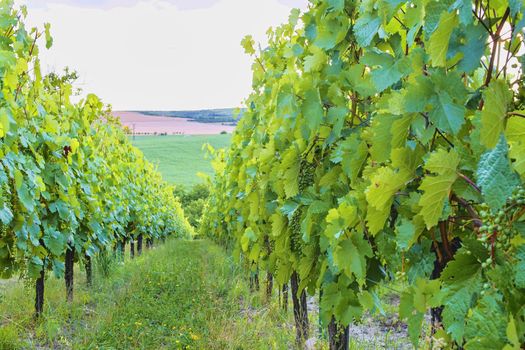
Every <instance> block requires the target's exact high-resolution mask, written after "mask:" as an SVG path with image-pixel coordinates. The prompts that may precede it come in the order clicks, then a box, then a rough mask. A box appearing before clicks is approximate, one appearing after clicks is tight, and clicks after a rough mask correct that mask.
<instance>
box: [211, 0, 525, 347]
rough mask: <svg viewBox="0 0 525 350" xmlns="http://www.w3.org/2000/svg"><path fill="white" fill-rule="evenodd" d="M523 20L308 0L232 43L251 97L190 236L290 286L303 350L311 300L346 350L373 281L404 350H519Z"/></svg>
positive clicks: (371, 304) (524, 328)
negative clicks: (390, 300)
mask: <svg viewBox="0 0 525 350" xmlns="http://www.w3.org/2000/svg"><path fill="white" fill-rule="evenodd" d="M524 12H525V3H524V2H523V1H520V0H518V1H512V0H511V1H485V0H476V1H461V0H459V1H452V0H451V1H433V0H414V1H381V0H380V1H345V0H326V1H320V0H312V1H310V6H309V9H308V10H307V11H306V12H305V13H300V12H299V11H293V12H292V13H291V15H290V18H289V21H288V23H285V24H283V25H282V26H280V27H278V28H274V29H270V30H269V31H268V40H269V45H268V47H266V48H264V49H256V45H255V42H254V41H253V39H252V38H251V37H249V36H248V37H246V38H245V39H244V40H243V43H242V44H243V47H244V49H245V51H246V53H247V54H249V55H252V56H253V58H254V63H253V92H252V93H251V95H250V96H249V97H248V98H247V100H246V101H245V105H246V108H247V109H246V111H245V113H244V115H243V118H242V119H241V120H240V121H239V124H238V126H237V129H236V131H235V133H234V134H233V136H232V146H231V147H229V148H228V149H227V150H225V151H217V152H216V153H215V161H214V166H215V169H216V172H217V173H216V176H215V180H214V182H213V188H212V196H211V198H210V201H209V203H208V208H207V210H205V212H206V213H207V215H206V217H205V218H204V224H203V225H202V227H201V233H202V234H203V235H209V236H210V237H213V238H214V239H216V240H217V241H218V242H220V243H222V244H223V245H225V246H228V247H230V248H231V249H232V250H233V252H234V254H235V256H237V257H238V258H239V259H240V261H242V262H243V263H244V265H245V266H246V267H247V268H248V269H249V271H250V276H251V278H252V279H253V280H254V281H255V283H257V282H258V281H259V280H261V281H262V280H265V281H266V286H267V294H268V295H269V296H271V294H272V292H273V290H274V289H277V288H278V289H279V290H280V291H282V293H283V294H284V293H288V290H289V291H290V292H289V293H290V294H291V296H292V300H293V314H294V317H295V329H296V338H297V339H296V342H297V344H298V345H299V346H300V347H302V346H303V345H304V344H305V343H306V341H307V340H308V339H309V338H310V336H311V335H312V334H311V329H312V327H311V325H309V322H311V317H309V310H308V308H307V298H309V297H311V296H317V298H318V300H319V318H320V323H321V325H322V328H323V329H326V332H327V333H328V339H329V346H330V349H347V348H348V343H349V327H350V328H351V327H352V326H353V325H354V324H357V323H358V322H359V321H360V319H361V318H362V317H363V316H364V315H365V314H375V313H377V312H378V310H380V309H381V303H382V301H381V299H380V294H379V293H377V291H378V289H380V288H381V287H384V286H387V287H388V286H391V287H392V288H393V287H395V288H396V290H398V292H399V295H400V303H399V308H398V314H399V317H400V318H401V319H403V320H404V321H405V322H406V323H407V324H408V334H409V337H410V340H411V342H412V345H413V346H414V347H421V348H461V349H516V350H518V349H523V348H524V347H525V215H524V214H525V188H524V187H523V181H524V179H525V166H524V164H525V111H524V110H525V105H524V103H525V88H524V80H523V69H524V66H525V47H524V44H523V40H524V30H523V28H524V26H525V17H524ZM426 315H430V316H429V317H428V318H427V317H426ZM429 323H430V331H429V332H427V333H426V334H425V332H424V331H423V330H425V329H426V328H427V327H426V325H427V324H429Z"/></svg>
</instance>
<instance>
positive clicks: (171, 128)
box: [113, 111, 235, 135]
mask: <svg viewBox="0 0 525 350" xmlns="http://www.w3.org/2000/svg"><path fill="white" fill-rule="evenodd" d="M113 115H114V116H117V117H119V118H120V121H121V122H122V125H124V126H127V127H128V128H129V129H130V131H134V133H135V135H159V134H167V135H216V134H220V133H221V132H222V131H226V132H228V133H231V132H233V130H234V129H235V127H234V126H232V125H224V124H222V123H198V122H195V121H193V120H190V119H187V118H172V117H157V116H149V115H145V114H142V113H138V112H126V111H115V112H113Z"/></svg>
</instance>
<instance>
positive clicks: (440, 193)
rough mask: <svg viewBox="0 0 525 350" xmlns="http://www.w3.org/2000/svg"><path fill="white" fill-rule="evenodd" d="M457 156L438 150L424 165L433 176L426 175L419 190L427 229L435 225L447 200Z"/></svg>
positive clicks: (454, 179)
mask: <svg viewBox="0 0 525 350" xmlns="http://www.w3.org/2000/svg"><path fill="white" fill-rule="evenodd" d="M459 160H460V159H459V155H458V154H457V153H456V151H454V150H450V151H449V152H447V151H446V150H444V149H439V150H438V151H436V152H433V153H432V154H431V155H430V157H429V159H428V160H427V162H426V164H425V169H426V170H427V171H429V172H431V173H434V174H436V175H435V176H430V175H426V176H425V177H424V178H423V181H422V182H421V186H420V187H419V189H420V190H421V191H423V195H422V196H421V198H420V200H419V205H420V207H421V211H420V212H419V214H420V215H421V216H422V217H423V220H424V221H425V224H426V226H427V228H428V229H430V228H431V227H434V226H436V225H437V223H438V221H439V219H440V218H441V213H442V212H443V208H444V206H445V201H446V200H447V199H448V196H449V194H450V190H451V188H452V185H453V184H454V182H455V181H456V179H457V173H456V170H457V167H458V165H459Z"/></svg>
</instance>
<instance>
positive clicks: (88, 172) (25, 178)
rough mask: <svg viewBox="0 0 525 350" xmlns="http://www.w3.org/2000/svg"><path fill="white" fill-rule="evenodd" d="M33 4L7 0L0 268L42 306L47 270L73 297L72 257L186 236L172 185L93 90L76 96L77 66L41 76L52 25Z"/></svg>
mask: <svg viewBox="0 0 525 350" xmlns="http://www.w3.org/2000/svg"><path fill="white" fill-rule="evenodd" d="M26 15H27V9H26V8H25V7H21V8H20V9H15V8H14V7H13V2H12V1H5V0H2V1H1V2H0V34H1V36H0V89H1V92H0V138H1V140H0V154H1V166H0V187H1V203H0V207H1V209H0V221H1V223H0V225H1V233H0V277H1V278H4V279H5V278H10V277H11V276H13V275H15V274H18V275H19V276H22V277H23V278H24V279H26V280H27V281H30V282H29V283H32V284H34V288H35V316H36V317H39V316H40V315H41V314H42V312H43V308H44V290H45V281H46V278H47V275H48V272H52V274H53V275H55V276H57V277H64V279H65V286H66V298H67V300H68V301H69V302H72V300H73V285H74V284H73V282H74V265H75V262H81V263H82V265H83V266H84V267H85V270H86V279H87V284H90V283H91V279H92V272H91V271H92V259H93V258H95V257H99V256H103V255H107V254H110V253H111V254H113V251H114V250H118V251H123V250H124V247H125V245H126V243H127V242H130V243H131V249H132V251H134V245H135V242H137V250H138V254H140V252H141V251H142V242H145V243H148V245H151V242H152V241H153V240H154V239H159V238H165V237H167V236H178V237H188V236H189V235H190V234H191V233H192V229H191V227H190V226H189V224H188V223H187V221H186V219H185V218H184V214H183V211H182V209H181V207H180V204H179V203H178V202H177V201H176V199H175V198H174V196H173V188H172V187H171V186H169V185H168V184H166V183H165V182H163V180H162V178H161V176H160V174H159V173H158V172H157V171H156V169H155V168H154V167H153V165H152V164H150V163H148V162H147V161H146V160H145V158H144V157H143V155H142V153H141V152H140V151H138V150H137V149H136V148H134V147H133V146H132V145H131V143H130V141H128V138H127V136H126V135H125V134H124V133H123V131H122V130H121V127H120V125H119V123H118V121H117V120H116V119H114V118H113V117H111V115H110V111H109V110H106V108H105V106H104V105H103V104H102V103H101V101H100V100H99V99H98V98H97V97H96V96H95V95H88V96H87V97H86V98H85V99H83V100H81V101H80V102H78V103H72V102H71V99H70V98H71V97H72V94H73V93H74V89H73V87H72V83H73V82H74V81H75V80H76V78H77V76H76V73H72V72H69V71H66V72H65V73H64V74H63V75H59V74H49V75H45V76H43V75H42V74H41V70H40V61H39V44H41V41H43V44H44V45H45V47H46V48H47V49H49V48H50V47H51V45H52V42H53V40H52V37H51V36H50V30H49V28H50V27H49V25H46V26H45V29H44V30H43V31H41V30H39V29H36V28H32V29H29V28H26V27H25V25H24V22H23V19H24V18H25V16H26Z"/></svg>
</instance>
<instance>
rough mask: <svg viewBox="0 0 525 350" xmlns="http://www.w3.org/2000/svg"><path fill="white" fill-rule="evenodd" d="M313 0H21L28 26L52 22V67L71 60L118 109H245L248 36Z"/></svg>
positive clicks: (85, 85)
mask: <svg viewBox="0 0 525 350" xmlns="http://www.w3.org/2000/svg"><path fill="white" fill-rule="evenodd" d="M307 2H308V0H148V1H145V0H144V1H141V0H51V1H47V0H45V1H44V0H19V1H18V3H19V4H27V5H28V7H29V15H28V20H27V22H28V24H30V25H36V26H39V27H41V28H43V23H45V22H49V23H51V33H52V35H53V38H54V43H53V47H52V48H51V49H50V50H46V49H45V45H44V43H43V42H42V43H41V45H40V47H41V50H40V56H41V59H42V66H43V68H44V71H60V70H62V69H63V68H64V67H66V66H69V67H70V68H72V69H75V70H77V71H78V72H79V74H80V80H79V87H81V88H82V89H83V90H84V91H85V92H86V93H95V94H97V95H98V96H99V97H101V98H102V99H103V101H104V102H105V103H109V104H111V105H112V106H113V109H114V110H180V109H204V108H221V107H238V106H240V105H241V102H242V100H244V99H245V98H246V97H247V96H248V94H249V93H250V90H251V88H250V87H251V63H252V58H250V57H249V56H247V55H246V54H244V51H243V49H242V48H241V46H240V42H241V39H242V38H243V37H244V36H245V35H247V34H250V35H253V37H254V39H255V40H256V42H261V43H262V45H263V46H264V45H265V42H266V40H265V37H266V35H265V32H266V30H267V29H268V28H269V27H270V26H277V25H279V24H280V23H283V22H285V21H286V20H287V18H288V15H289V13H290V10H291V9H292V8H294V7H295V8H300V9H302V10H304V9H306V7H307Z"/></svg>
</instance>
